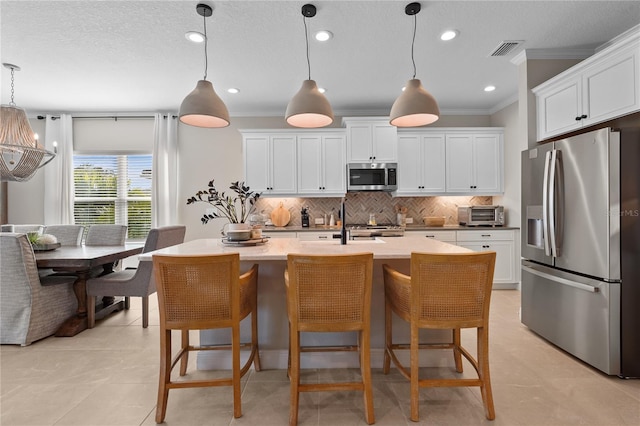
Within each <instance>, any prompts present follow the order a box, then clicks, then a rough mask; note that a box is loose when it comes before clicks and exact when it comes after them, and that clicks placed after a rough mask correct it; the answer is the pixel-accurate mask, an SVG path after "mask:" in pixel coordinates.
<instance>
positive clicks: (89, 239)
mask: <svg viewBox="0 0 640 426" xmlns="http://www.w3.org/2000/svg"><path fill="white" fill-rule="evenodd" d="M126 238H127V225H113V224H107V225H89V228H88V229H87V236H86V237H85V238H84V244H85V245H87V246H121V245H123V244H124V242H125V241H126Z"/></svg>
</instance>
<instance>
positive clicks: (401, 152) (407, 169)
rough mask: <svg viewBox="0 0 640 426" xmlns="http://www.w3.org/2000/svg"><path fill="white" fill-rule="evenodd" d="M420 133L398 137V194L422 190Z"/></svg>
mask: <svg viewBox="0 0 640 426" xmlns="http://www.w3.org/2000/svg"><path fill="white" fill-rule="evenodd" d="M421 145H422V144H421V140H420V135H400V136H399V137H398V191H397V193H399V194H403V193H404V194H414V193H419V192H422V154H421V148H422V146H421Z"/></svg>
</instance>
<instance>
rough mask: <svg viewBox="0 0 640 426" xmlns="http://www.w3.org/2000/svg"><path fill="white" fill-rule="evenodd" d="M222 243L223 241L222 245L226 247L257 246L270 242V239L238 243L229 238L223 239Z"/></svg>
mask: <svg viewBox="0 0 640 426" xmlns="http://www.w3.org/2000/svg"><path fill="white" fill-rule="evenodd" d="M220 241H222V244H224V245H225V246H257V245H260V244H264V243H266V242H267V241H269V237H262V238H253V239H250V240H244V241H236V240H229V239H227V238H222V239H221V240H220Z"/></svg>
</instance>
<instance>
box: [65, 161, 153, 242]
mask: <svg viewBox="0 0 640 426" xmlns="http://www.w3.org/2000/svg"><path fill="white" fill-rule="evenodd" d="M151 161H152V156H151V155H74V156H73V180H74V186H75V195H74V206H73V216H74V219H75V223H76V224H78V225H85V226H88V225H92V224H122V225H127V226H128V229H127V239H129V240H144V239H145V238H146V237H147V234H148V233H149V230H150V229H151Z"/></svg>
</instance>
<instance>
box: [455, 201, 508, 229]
mask: <svg viewBox="0 0 640 426" xmlns="http://www.w3.org/2000/svg"><path fill="white" fill-rule="evenodd" d="M458 223H460V225H467V226H504V207H502V206H466V207H458Z"/></svg>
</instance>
